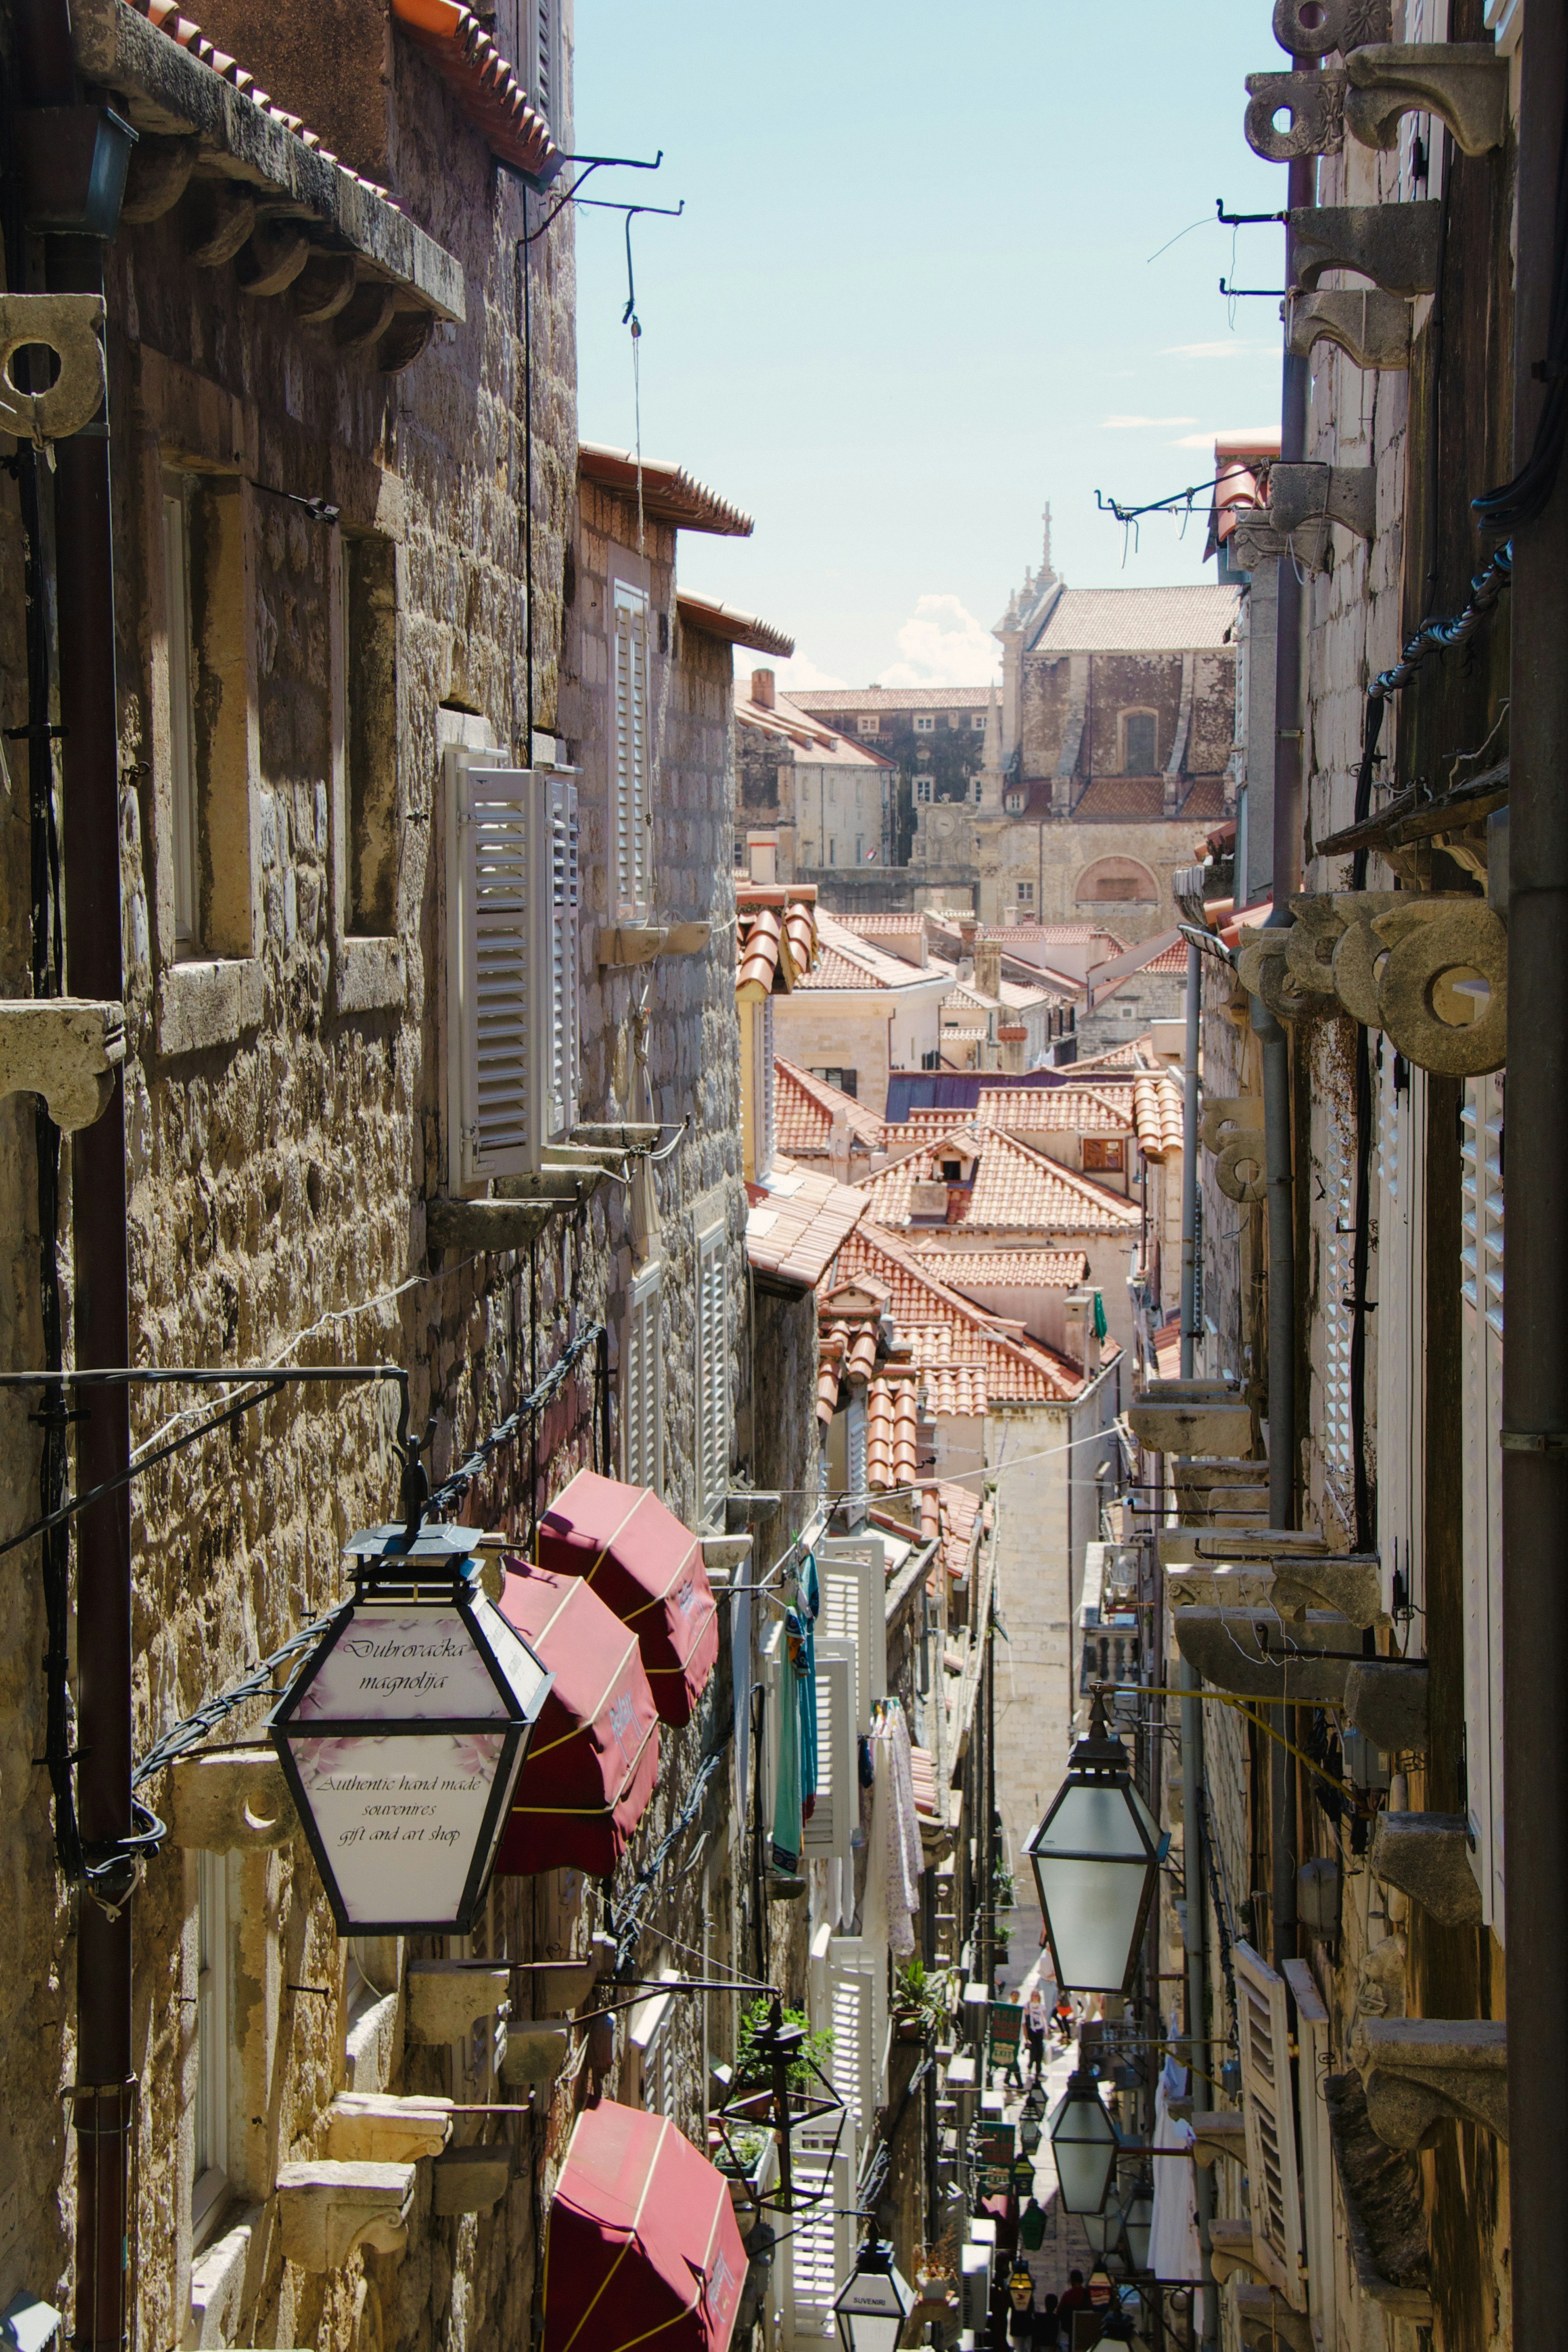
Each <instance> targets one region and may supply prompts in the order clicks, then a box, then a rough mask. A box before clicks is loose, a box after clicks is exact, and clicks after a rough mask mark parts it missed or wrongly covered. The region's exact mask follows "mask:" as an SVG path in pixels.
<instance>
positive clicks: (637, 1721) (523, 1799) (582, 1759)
mask: <svg viewBox="0 0 1568 2352" xmlns="http://www.w3.org/2000/svg"><path fill="white" fill-rule="evenodd" d="M504 1558H505V1566H506V1570H507V1575H506V1581H505V1584H504V1586H503V1589H502V1591H501V1597H500V1613H501V1615H502V1616H503V1617H504V1618H505V1619H506V1621H507V1622H508V1624H509V1625H513V1626H515V1627H516V1629H517V1631H518V1632H519V1633H521V1634H522V1635H523V1636H524V1637H525V1638H526V1640H527V1641H528V1642H529V1643H530V1644H531V1647H532V1649H533V1650H534V1651H535V1652H536V1654H538V1656H539V1657H540V1658H541V1659H542V1661H543V1663H544V1664H545V1665H547V1666H548V1667H549V1668H550V1671H551V1673H552V1675H554V1677H555V1681H554V1685H553V1687H552V1690H551V1693H550V1696H549V1697H548V1698H547V1699H546V1700H545V1702H544V1706H543V1710H542V1714H541V1715H540V1717H539V1721H538V1722H537V1723H536V1724H535V1725H534V1727H533V1738H532V1739H531V1742H530V1744H529V1750H528V1754H527V1757H526V1758H525V1759H524V1761H523V1767H522V1770H521V1772H520V1773H519V1774H518V1779H517V1788H516V1790H515V1791H514V1792H513V1795H512V1801H511V1811H510V1813H509V1814H508V1815H507V1823H506V1827H505V1829H504V1830H503V1831H502V1832H501V1841H500V1849H499V1851H498V1853H497V1856H496V1870H497V1872H498V1874H500V1876H502V1877H507V1876H510V1877H530V1876H531V1875H532V1874H534V1873H535V1872H536V1871H541V1870H556V1869H560V1868H562V1867H563V1866H566V1865H572V1866H574V1867H575V1868H576V1869H579V1870H585V1871H588V1872H590V1873H591V1874H592V1875H593V1876H594V1877H595V1878H607V1877H608V1876H609V1874H610V1873H611V1871H613V1870H614V1868H615V1866H616V1863H617V1862H618V1861H619V1860H620V1858H621V1856H622V1854H623V1853H625V1852H626V1842H627V1840H628V1839H629V1838H630V1836H631V1833H632V1832H633V1830H634V1829H636V1827H637V1823H638V1822H639V1821H640V1820H641V1819H642V1816H643V1812H644V1811H645V1809H646V1807H647V1801H648V1799H649V1798H650V1797H651V1796H652V1794H653V1784H654V1782H655V1780H657V1778H658V1709H657V1708H656V1706H655V1705H654V1696H653V1693H652V1691H651V1690H650V1689H649V1688H648V1681H647V1675H645V1674H644V1672H643V1666H642V1658H641V1655H640V1654H639V1652H638V1649H637V1636H636V1635H635V1634H634V1633H629V1632H628V1631H627V1629H626V1626H624V1625H623V1624H622V1623H621V1622H620V1620H619V1618H617V1617H616V1615H615V1613H614V1612H613V1611H611V1610H609V1609H606V1608H605V1603H604V1602H603V1601H601V1600H600V1599H599V1597H598V1595H597V1593H595V1592H592V1591H590V1590H589V1588H588V1586H587V1584H586V1583H585V1582H584V1580H583V1579H582V1578H581V1577H576V1576H552V1574H551V1573H550V1571H549V1570H547V1569H542V1568H532V1567H530V1566H529V1565H528V1563H527V1562H526V1561H524V1560H521V1559H514V1558H512V1557H511V1556H510V1554H509V1555H505V1556H504Z"/></svg>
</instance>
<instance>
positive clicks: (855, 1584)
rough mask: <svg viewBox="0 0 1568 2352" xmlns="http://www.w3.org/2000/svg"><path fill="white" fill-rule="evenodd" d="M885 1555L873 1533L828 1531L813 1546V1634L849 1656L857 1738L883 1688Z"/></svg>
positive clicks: (885, 1674)
mask: <svg viewBox="0 0 1568 2352" xmlns="http://www.w3.org/2000/svg"><path fill="white" fill-rule="evenodd" d="M886 1559H887V1555H886V1554H885V1552H884V1551H883V1549H882V1540H881V1538H880V1537H879V1536H873V1537H869V1538H858V1537H845V1536H829V1537H828V1538H826V1540H825V1541H824V1542H822V1543H820V1544H818V1546H817V1548H816V1575H817V1582H818V1585H819V1587H820V1589H821V1594H822V1606H821V1609H820V1611H819V1612H818V1615H817V1620H816V1636H817V1640H818V1641H819V1642H832V1643H843V1644H845V1645H846V1646H847V1649H848V1651H849V1654H850V1655H851V1656H852V1657H853V1658H854V1660H855V1729H856V1731H857V1733H858V1735H859V1737H860V1738H865V1736H866V1734H867V1733H868V1731H869V1730H870V1728H871V1709H872V1707H873V1706H874V1705H875V1704H876V1702H877V1700H878V1699H879V1698H884V1697H885V1696H887V1689H888V1577H887V1566H886Z"/></svg>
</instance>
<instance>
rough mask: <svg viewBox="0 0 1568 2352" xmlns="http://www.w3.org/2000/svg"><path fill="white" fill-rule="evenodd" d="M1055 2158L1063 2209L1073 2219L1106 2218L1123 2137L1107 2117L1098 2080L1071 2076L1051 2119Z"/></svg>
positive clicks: (1090, 2075)
mask: <svg viewBox="0 0 1568 2352" xmlns="http://www.w3.org/2000/svg"><path fill="white" fill-rule="evenodd" d="M1050 2133H1051V2153H1052V2155H1053V2156H1054V2157H1055V2158H1056V2160H1057V2180H1058V2185H1059V2187H1060V2189H1061V2197H1062V2207H1063V2210H1064V2211H1066V2212H1068V2213H1100V2212H1103V2210H1105V2200H1106V2196H1107V2194H1108V2192H1109V2190H1110V2184H1111V2181H1112V2180H1113V2179H1114V2178H1115V2175H1116V2158H1117V2156H1118V2154H1119V2152H1120V2150H1121V2134H1120V2133H1119V2132H1118V2131H1117V2128H1116V2126H1115V2125H1114V2124H1113V2123H1112V2122H1111V2120H1110V2116H1109V2115H1108V2114H1107V2113H1106V2111H1105V2105H1104V2102H1103V2101H1102V2100H1101V2098H1100V2093H1099V2090H1098V2089H1097V2088H1096V2086H1095V2080H1094V2076H1093V2075H1092V2074H1085V2073H1084V2072H1083V2071H1082V2070H1081V2069H1079V2071H1078V2072H1077V2073H1075V2074H1073V2075H1071V2076H1070V2077H1069V2079H1068V2086H1067V2090H1066V2092H1065V2093H1064V2095H1063V2096H1062V2098H1061V2100H1060V2101H1059V2103H1058V2106H1057V2111H1056V2113H1055V2115H1054V2116H1052V2117H1051V2123H1050Z"/></svg>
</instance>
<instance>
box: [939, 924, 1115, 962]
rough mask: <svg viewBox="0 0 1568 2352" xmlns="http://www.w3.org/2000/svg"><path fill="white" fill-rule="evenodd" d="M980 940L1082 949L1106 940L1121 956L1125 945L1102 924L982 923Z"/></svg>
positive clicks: (1018, 944)
mask: <svg viewBox="0 0 1568 2352" xmlns="http://www.w3.org/2000/svg"><path fill="white" fill-rule="evenodd" d="M974 936H975V938H976V939H978V940H999V941H1000V942H1001V944H1002V945H1003V946H1004V947H1013V948H1018V949H1023V948H1027V947H1040V948H1079V947H1086V946H1089V945H1090V944H1092V943H1093V942H1094V941H1095V940H1105V942H1106V943H1107V945H1108V946H1109V948H1110V952H1111V954H1112V955H1121V952H1122V950H1123V949H1124V948H1125V946H1126V941H1125V940H1119V939H1118V938H1117V936H1116V934H1115V932H1114V931H1108V930H1106V929H1105V928H1104V927H1103V925H1101V924H1100V923H982V924H980V925H979V926H978V927H977V929H976V930H975V934H974Z"/></svg>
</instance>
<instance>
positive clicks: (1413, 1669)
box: [1344, 1658, 1431, 1756]
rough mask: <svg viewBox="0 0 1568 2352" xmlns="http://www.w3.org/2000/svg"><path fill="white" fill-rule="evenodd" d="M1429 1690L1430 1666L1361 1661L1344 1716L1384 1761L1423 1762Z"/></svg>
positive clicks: (1352, 1675) (1351, 1679)
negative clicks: (1395, 1758)
mask: <svg viewBox="0 0 1568 2352" xmlns="http://www.w3.org/2000/svg"><path fill="white" fill-rule="evenodd" d="M1430 1685H1431V1676H1430V1675H1429V1674H1428V1673H1427V1671H1426V1666H1425V1665H1417V1664H1415V1662H1414V1660H1411V1661H1408V1662H1406V1661H1405V1660H1402V1659H1399V1658H1363V1659H1360V1660H1359V1661H1357V1662H1356V1663H1355V1664H1352V1667H1351V1669H1350V1674H1349V1676H1348V1678H1347V1680H1346V1683H1345V1692H1344V1706H1345V1713H1346V1714H1347V1715H1348V1716H1349V1717H1350V1719H1351V1723H1352V1727H1353V1728H1354V1729H1355V1730H1357V1731H1359V1732H1361V1733H1362V1734H1363V1737H1364V1738H1367V1739H1370V1740H1371V1742H1372V1744H1373V1747H1374V1748H1377V1749H1379V1750H1380V1751H1381V1753H1382V1754H1383V1755H1384V1756H1405V1755H1414V1756H1425V1755H1426V1738H1427V1728H1426V1727H1427V1705H1428V1698H1429V1694H1430Z"/></svg>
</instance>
